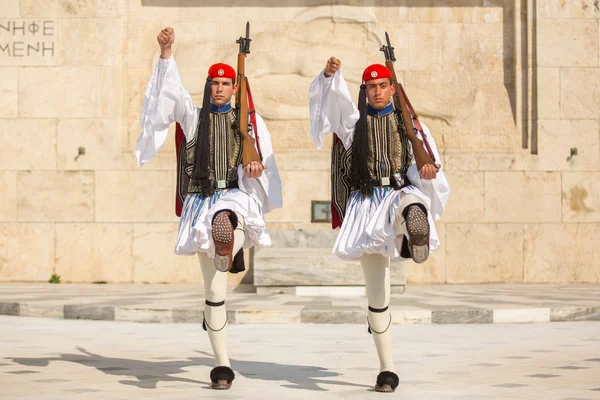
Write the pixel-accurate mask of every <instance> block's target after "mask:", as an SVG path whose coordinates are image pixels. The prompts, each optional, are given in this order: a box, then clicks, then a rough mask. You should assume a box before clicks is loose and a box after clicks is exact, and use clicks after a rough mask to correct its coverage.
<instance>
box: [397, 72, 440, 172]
mask: <svg viewBox="0 0 600 400" xmlns="http://www.w3.org/2000/svg"><path fill="white" fill-rule="evenodd" d="M385 66H386V67H387V68H388V69H389V70H390V72H391V73H392V84H393V85H394V86H395V88H396V90H395V92H394V97H393V98H394V108H395V109H396V112H397V113H398V116H399V117H400V118H399V119H400V125H401V128H400V129H403V130H404V133H405V134H406V136H407V137H408V140H410V143H411V145H412V151H413V156H414V157H415V161H416V163H417V168H418V169H419V171H420V170H421V168H423V166H424V165H426V164H434V163H435V161H434V160H432V158H431V157H430V156H429V154H428V153H427V150H425V148H424V147H423V142H421V141H420V140H419V138H418V137H417V136H416V135H415V131H414V129H413V123H412V117H411V115H410V111H409V110H408V105H407V104H406V99H405V98H404V96H403V92H404V88H403V87H402V84H401V83H400V82H398V79H396V71H395V70H394V62H393V61H392V60H387V61H386V62H385Z"/></svg>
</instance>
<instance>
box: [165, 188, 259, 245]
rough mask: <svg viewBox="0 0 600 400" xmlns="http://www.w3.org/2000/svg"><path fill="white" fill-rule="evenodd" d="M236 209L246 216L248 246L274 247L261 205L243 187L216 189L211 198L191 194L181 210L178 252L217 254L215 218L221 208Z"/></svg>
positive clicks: (235, 210) (245, 243)
mask: <svg viewBox="0 0 600 400" xmlns="http://www.w3.org/2000/svg"><path fill="white" fill-rule="evenodd" d="M225 209H228V210H232V211H234V212H236V213H238V214H239V215H241V216H242V217H243V218H244V221H245V223H246V226H245V231H246V240H245V241H244V248H249V247H252V246H260V247H268V246H271V237H270V236H269V233H268V232H267V225H266V223H265V220H264V218H263V215H262V211H261V207H260V204H259V203H258V202H257V201H256V200H255V199H254V198H253V197H251V196H249V195H248V194H247V193H245V192H242V191H241V190H239V189H227V190H220V191H215V193H214V194H213V195H212V196H210V197H208V196H202V195H201V194H188V195H187V196H186V198H185V202H184V203H183V207H182V210H181V219H180V220H179V232H178V234H177V243H176V244H175V254H179V255H194V254H196V253H198V252H201V253H208V255H209V256H210V257H214V256H215V245H214V242H213V239H212V218H213V216H214V215H215V213H216V212H217V211H220V210H225Z"/></svg>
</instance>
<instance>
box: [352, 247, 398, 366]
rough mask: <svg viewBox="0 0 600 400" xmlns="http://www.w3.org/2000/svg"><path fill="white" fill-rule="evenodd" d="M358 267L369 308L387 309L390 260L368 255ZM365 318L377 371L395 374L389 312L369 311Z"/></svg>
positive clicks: (388, 302) (363, 257)
mask: <svg viewBox="0 0 600 400" xmlns="http://www.w3.org/2000/svg"><path fill="white" fill-rule="evenodd" d="M360 265H361V266H362V269H363V273H364V275H365V284H366V288H367V299H368V301H369V306H370V307H372V308H374V309H383V308H385V307H388V306H389V304H390V259H389V258H388V257H384V256H381V255H377V254H368V255H364V256H362V257H361V258H360ZM367 316H368V319H369V326H370V328H371V332H372V335H373V340H374V341H375V347H376V349H377V355H378V356H379V370H380V371H391V372H395V369H394V361H393V360H392V332H391V328H392V326H391V313H390V310H389V309H388V310H386V311H384V312H372V311H370V310H369V311H367ZM378 332H379V333H378Z"/></svg>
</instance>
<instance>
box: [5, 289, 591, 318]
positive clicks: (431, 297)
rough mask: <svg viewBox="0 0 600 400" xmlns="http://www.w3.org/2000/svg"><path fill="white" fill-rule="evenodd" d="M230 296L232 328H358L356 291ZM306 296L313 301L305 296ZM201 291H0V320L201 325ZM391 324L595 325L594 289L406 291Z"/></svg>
mask: <svg viewBox="0 0 600 400" xmlns="http://www.w3.org/2000/svg"><path fill="white" fill-rule="evenodd" d="M250 289H251V287H242V286H241V287H238V288H237V289H236V291H234V292H232V293H230V294H228V298H227V308H228V313H229V321H230V322H231V323H232V324H256V323H261V324H282V323H325V324H330V323H336V324H338V323H347V324H364V323H365V315H366V313H365V309H366V299H365V298H364V297H363V296H324V295H323V294H335V293H339V292H340V291H341V292H342V293H344V292H347V291H348V290H350V291H352V290H353V289H358V290H357V291H356V290H355V291H354V292H355V293H360V290H361V289H363V288H361V287H355V288H352V287H350V288H344V287H341V288H340V287H338V288H335V287H334V288H312V289H311V288H303V289H305V290H304V293H305V294H307V296H298V295H295V296H294V295H289V294H256V293H244V292H243V291H244V290H250ZM308 294H311V295H308ZM203 302H204V298H203V293H202V285H139V284H122V285H71V284H58V285H51V284H1V285H0V315H15V316H29V317H47V318H64V319H92V320H110V321H113V320H116V321H130V322H158V323H169V322H176V323H199V322H201V320H202V309H203V307H204V305H203ZM391 310H392V314H393V322H394V323H396V324H432V323H433V324H444V323H525V322H554V321H578V320H600V285H506V284H502V285H438V286H417V285H414V286H413V285H409V286H408V287H407V290H406V292H405V293H402V294H400V293H395V294H393V295H392V299H391Z"/></svg>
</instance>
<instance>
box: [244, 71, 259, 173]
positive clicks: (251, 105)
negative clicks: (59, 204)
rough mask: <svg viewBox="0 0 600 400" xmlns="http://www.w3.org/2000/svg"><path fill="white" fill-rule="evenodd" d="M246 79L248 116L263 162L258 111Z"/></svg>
mask: <svg viewBox="0 0 600 400" xmlns="http://www.w3.org/2000/svg"><path fill="white" fill-rule="evenodd" d="M244 79H246V88H247V89H248V114H249V115H250V123H251V124H252V130H253V131H254V138H255V139H256V148H257V150H258V156H259V157H260V160H261V161H262V159H263V156H262V151H261V150H260V138H259V137H258V128H257V125H256V111H255V110H254V101H253V100H252V91H251V90H250V83H249V82H248V79H247V78H244Z"/></svg>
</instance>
